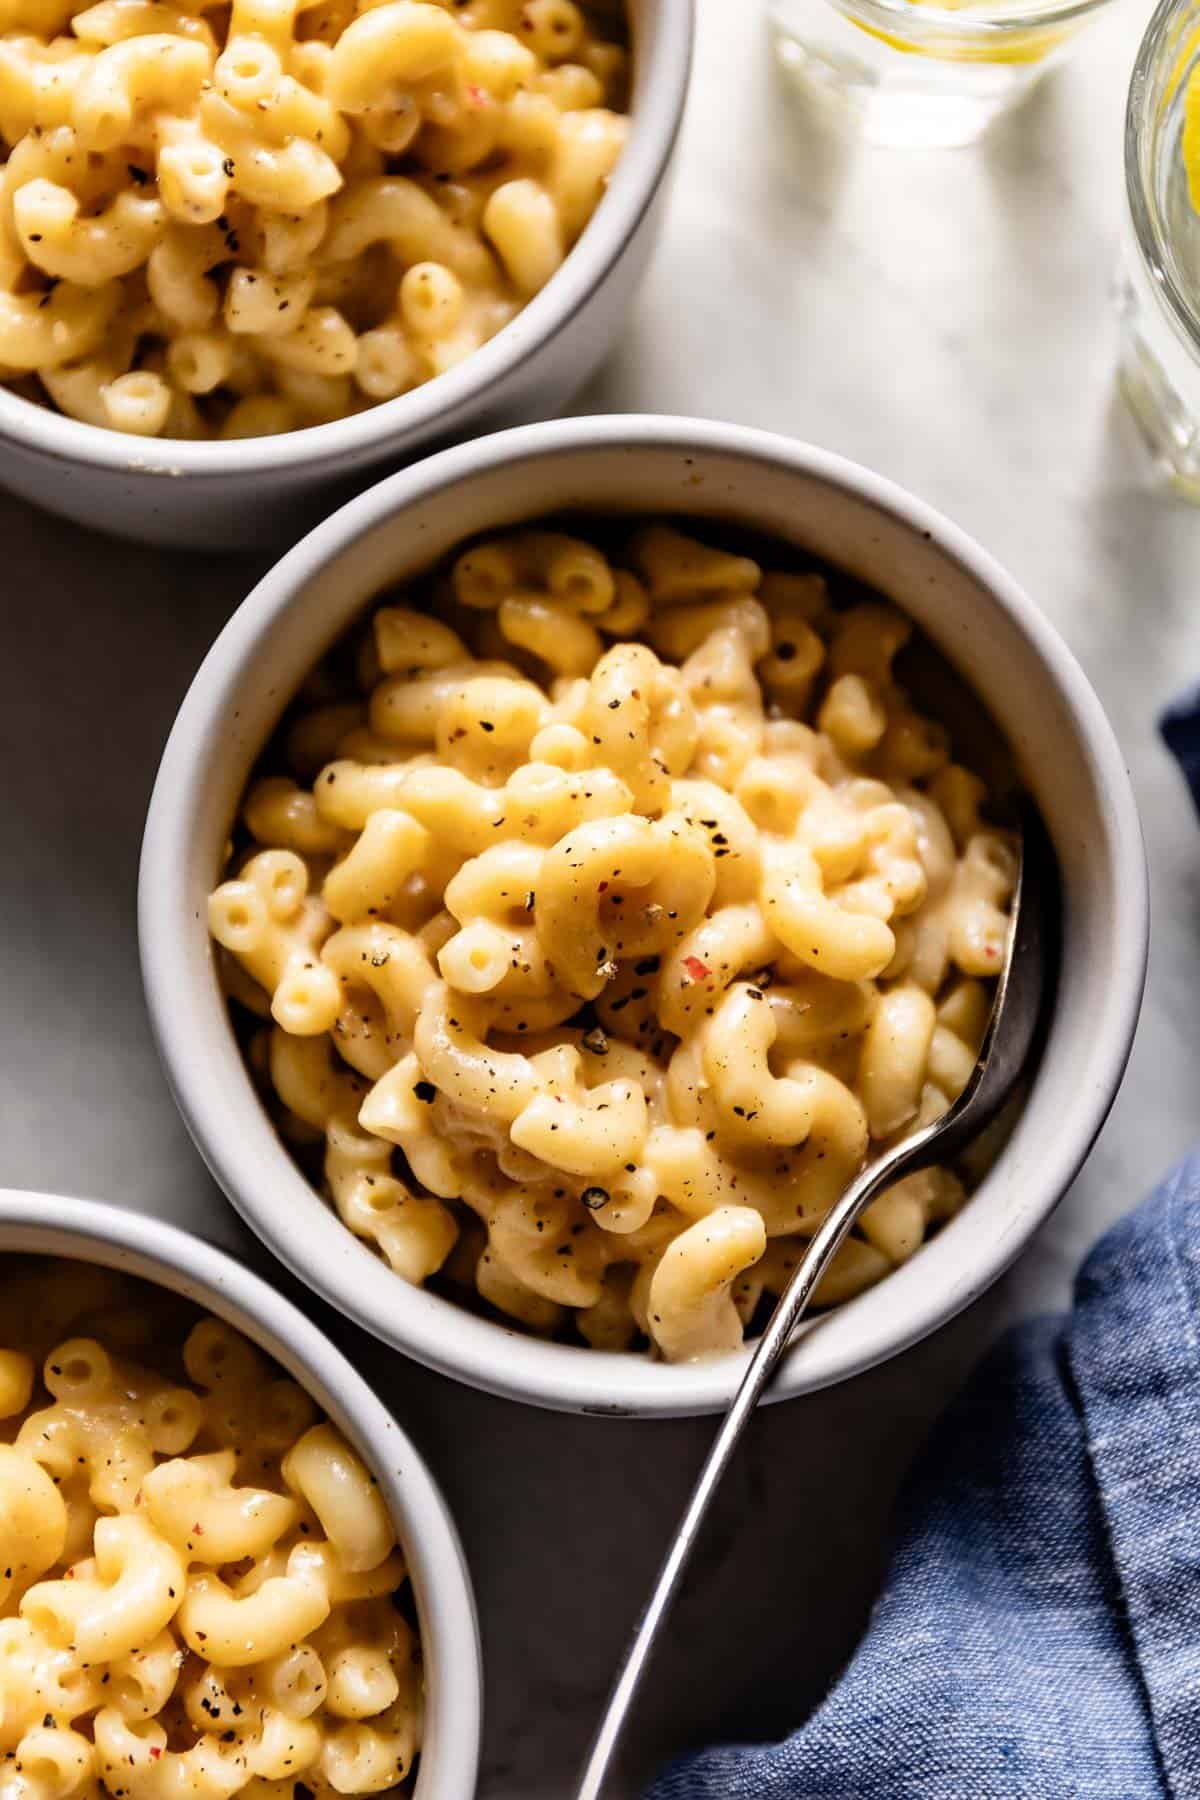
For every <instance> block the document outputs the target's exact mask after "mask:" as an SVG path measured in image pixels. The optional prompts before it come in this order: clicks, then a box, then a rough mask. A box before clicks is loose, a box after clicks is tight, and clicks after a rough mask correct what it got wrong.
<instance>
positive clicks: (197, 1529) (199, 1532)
mask: <svg viewBox="0 0 1200 1800" xmlns="http://www.w3.org/2000/svg"><path fill="white" fill-rule="evenodd" d="M192 1536H193V1537H203V1536H204V1527H203V1525H193V1526H192Z"/></svg>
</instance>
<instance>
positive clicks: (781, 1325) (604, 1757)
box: [576, 1132, 929, 1800]
mask: <svg viewBox="0 0 1200 1800" xmlns="http://www.w3.org/2000/svg"><path fill="white" fill-rule="evenodd" d="M928 1136H929V1133H927V1132H920V1133H918V1134H917V1135H916V1137H914V1138H910V1139H908V1140H907V1141H906V1142H904V1143H900V1144H896V1145H894V1146H893V1147H892V1149H890V1150H887V1151H885V1152H884V1154H883V1155H882V1156H880V1157H878V1158H877V1159H876V1161H875V1162H873V1163H871V1165H870V1166H869V1167H868V1168H866V1169H864V1170H863V1172H862V1174H861V1175H860V1176H859V1177H858V1179H857V1181H854V1182H852V1183H851V1185H850V1186H849V1187H848V1188H847V1189H846V1192H845V1193H844V1194H843V1195H842V1197H841V1199H840V1200H839V1201H838V1202H837V1204H836V1205H835V1206H834V1207H833V1208H832V1210H831V1211H830V1212H829V1214H828V1215H827V1216H826V1218H825V1219H824V1220H823V1221H822V1223H821V1225H820V1227H819V1228H818V1230H817V1232H816V1235H815V1236H814V1237H813V1239H812V1241H811V1242H810V1244H809V1246H808V1249H807V1250H806V1251H805V1253H804V1255H803V1256H802V1257H801V1259H800V1261H799V1263H798V1264H797V1265H796V1267H795V1268H794V1269H793V1270H792V1273H791V1276H790V1277H789V1279H788V1284H787V1286H786V1287H785V1288H784V1290H783V1293H782V1294H781V1295H780V1296H779V1299H778V1301H777V1302H776V1305H775V1310H774V1312H773V1313H772V1314H771V1317H770V1320H769V1322H768V1324H767V1328H766V1330H765V1331H764V1332H763V1334H762V1336H761V1337H760V1338H759V1340H758V1344H757V1346H756V1348H755V1350H754V1354H753V1355H752V1356H751V1358H750V1363H749V1366H748V1367H747V1369H746V1373H745V1375H744V1376H743V1377H742V1383H741V1386H740V1387H739V1388H738V1391H737V1393H736V1395H735V1396H734V1399H733V1404H732V1405H731V1406H730V1408H729V1411H728V1412H727V1413H726V1415H725V1417H724V1419H723V1420H722V1422H721V1428H720V1430H719V1431H718V1432H717V1435H716V1437H715V1438H714V1440H713V1445H712V1448H711V1450H710V1451H709V1453H708V1456H707V1457H706V1459H705V1462H704V1466H703V1468H702V1469H701V1471H700V1474H699V1476H698V1477H697V1480H696V1485H695V1487H694V1488H693V1489H692V1494H691V1498H690V1500H689V1501H688V1503H687V1509H686V1511H685V1512H684V1514H683V1517H682V1518H681V1520H680V1521H679V1525H678V1527H677V1529H676V1532H675V1537H674V1540H673V1542H672V1544H671V1548H670V1550H669V1551H668V1552H667V1556H666V1558H665V1560H664V1562H663V1565H662V1568H661V1569H660V1570H659V1574H658V1580H657V1581H656V1582H655V1584H654V1591H653V1593H652V1594H651V1596H650V1599H649V1601H648V1602H647V1604H646V1609H645V1611H644V1612H643V1614H642V1616H641V1618H640V1619H639V1620H638V1623H637V1625H636V1626H635V1628H634V1633H633V1636H632V1638H631V1639H630V1642H629V1647H628V1649H627V1650H626V1653H625V1660H624V1662H623V1663H622V1665H621V1672H620V1674H619V1675H618V1677H617V1679H616V1681H615V1683H614V1684H613V1687H612V1690H611V1692H610V1694H609V1698H608V1705H607V1707H606V1709H605V1712H604V1717H603V1719H602V1720H601V1721H600V1727H599V1729H598V1731H597V1732H596V1735H595V1737H594V1738H593V1740H592V1746H591V1750H590V1751H589V1753H588V1760H587V1764H586V1767H585V1768H584V1771H583V1775H582V1777H581V1779H580V1782H579V1786H578V1788H577V1789H576V1800H602V1795H603V1793H604V1786H605V1782H606V1780H607V1778H608V1775H609V1772H610V1770H611V1767H612V1761H613V1756H614V1753H615V1751H616V1749H617V1745H618V1743H619V1741H620V1737H621V1732H622V1730H623V1728H624V1725H625V1720H626V1717H627V1715H628V1713H629V1709H630V1706H631V1704H632V1702H633V1698H634V1695H635V1694H636V1692H637V1689H638V1684H639V1682H640V1681H641V1678H642V1675H643V1673H644V1671H645V1667H646V1663H647V1661H648V1659H649V1656H650V1652H651V1650H652V1649H653V1648H654V1645H655V1642H656V1640H657V1638H658V1634H659V1632H660V1631H661V1630H662V1628H663V1626H664V1624H665V1623H666V1620H667V1615H668V1614H669V1612H670V1610H671V1605H672V1603H673V1601H674V1599H675V1595H676V1593H677V1591H678V1589H679V1584H680V1582H681V1581H682V1579H683V1575H684V1571H685V1570H686V1568H687V1565H688V1562H689V1561H690V1559H691V1555H692V1551H693V1550H694V1549H695V1546H696V1539H697V1538H698V1536H699V1534H700V1527H701V1526H702V1525H703V1523H704V1517H705V1514H706V1513H707V1512H708V1509H709V1506H710V1505H711V1503H712V1498H713V1495H714V1494H715V1493H716V1491H717V1488H718V1487H719V1486H720V1483H721V1478H722V1477H723V1475H724V1474H725V1471H726V1469H727V1468H728V1466H729V1463H730V1460H731V1458H732V1456H733V1453H734V1451H735V1450H736V1449H737V1446H738V1441H739V1439H740V1438H741V1435H742V1432H743V1431H744V1430H745V1428H746V1424H747V1422H748V1420H749V1418H750V1415H751V1413H752V1412H753V1411H754V1408H755V1407H756V1406H757V1405H758V1402H759V1399H760V1398H761V1395H762V1392H763V1389H764V1388H765V1387H766V1385H767V1383H768V1381H769V1380H770V1379H771V1376H772V1374H773V1373H774V1370H775V1365H776V1363H777V1362H778V1361H779V1359H780V1357H781V1356H782V1355H783V1352H784V1350H785V1349H786V1348H787V1345H788V1340H789V1339H790V1338H791V1335H792V1333H793V1331H794V1330H795V1328H796V1326H797V1324H798V1323H799V1322H800V1319H801V1318H802V1317H803V1315H804V1313H805V1311H806V1309H807V1307H808V1303H809V1301H810V1300H811V1299H812V1296H813V1290H814V1289H815V1287H816V1285H817V1283H818V1281H820V1279H821V1276H822V1275H823V1274H824V1273H825V1270H826V1268H827V1267H828V1266H829V1264H830V1262H831V1261H832V1260H833V1257H834V1255H835V1254H836V1252H837V1250H838V1248H839V1246H840V1245H841V1242H842V1239H843V1238H844V1237H845V1236H846V1233H847V1232H848V1231H849V1230H850V1227H851V1226H852V1225H853V1224H854V1221H855V1219H857V1217H858V1215H859V1213H860V1212H861V1211H862V1210H863V1208H864V1207H865V1206H867V1205H868V1204H869V1203H870V1201H872V1200H873V1199H874V1198H875V1196H876V1195H877V1194H878V1193H879V1191H880V1189H881V1188H884V1187H887V1186H888V1184H889V1183H890V1182H893V1181H896V1180H898V1179H899V1177H900V1176H901V1175H903V1174H905V1173H906V1172H908V1171H909V1170H910V1169H912V1168H913V1167H915V1166H918V1165H919V1164H920V1163H921V1162H922V1161H923V1160H924V1155H923V1154H922V1153H923V1152H925V1151H926V1149H927V1145H926V1139H927V1137H928Z"/></svg>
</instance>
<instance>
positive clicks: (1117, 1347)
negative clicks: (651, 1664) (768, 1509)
mask: <svg viewBox="0 0 1200 1800" xmlns="http://www.w3.org/2000/svg"><path fill="white" fill-rule="evenodd" d="M1160 1796H1162V1797H1168V1796H1169V1797H1170V1800H1200V1152H1197V1153H1195V1154H1193V1155H1192V1156H1191V1157H1190V1158H1189V1160H1188V1161H1187V1162H1185V1163H1184V1164H1183V1165H1182V1166H1181V1167H1180V1168H1179V1169H1177V1170H1176V1171H1175V1173H1174V1174H1173V1175H1171V1176H1170V1177H1169V1178H1168V1179H1167V1181H1165V1182H1164V1183H1163V1185H1162V1186H1161V1187H1160V1188H1159V1189H1158V1190H1157V1191H1156V1192H1155V1193H1154V1194H1153V1195H1152V1196H1151V1198H1150V1199H1149V1200H1147V1201H1146V1202H1145V1203H1144V1204H1143V1205H1142V1206H1141V1207H1140V1208H1139V1209H1138V1210H1137V1211H1136V1212H1134V1213H1133V1214H1131V1215H1130V1216H1129V1217H1128V1218H1126V1219H1123V1220H1122V1221H1121V1222H1120V1224H1118V1225H1116V1226H1115V1227H1114V1228H1113V1229H1112V1230H1111V1231H1109V1233H1108V1234H1107V1236H1106V1237H1104V1238H1103V1239H1102V1240H1101V1242H1100V1244H1099V1245H1098V1246H1097V1248H1096V1249H1095V1250H1094V1251H1093V1252H1092V1253H1091V1255H1090V1256H1089V1258H1088V1260H1087V1262H1086V1263H1085V1264H1084V1267H1083V1269H1082V1271H1081V1273H1080V1275H1079V1277H1078V1279H1077V1281H1076V1285H1075V1301H1074V1306H1073V1309H1072V1311H1071V1312H1070V1313H1069V1314H1068V1315H1067V1316H1066V1317H1065V1318H1059V1319H1043V1320H1035V1321H1033V1322H1031V1323H1029V1324H1026V1325H1022V1326H1020V1327H1018V1328H1017V1329H1016V1330H1015V1331H1014V1332H1012V1333H1011V1334H1010V1335H1009V1336H1008V1337H1007V1338H1006V1339H1005V1340H1004V1341H1003V1342H1002V1343H1001V1344H1000V1346H999V1347H998V1348H997V1349H996V1350H995V1351H993V1353H992V1354H991V1356H990V1357H988V1358H987V1359H986V1360H985V1362H984V1363H983V1364H982V1365H981V1367H980V1369H979V1370H978V1372H977V1373H976V1375H975V1376H974V1378H973V1379H972V1381H971V1383H970V1384H969V1386H968V1388H967V1390H966V1392H965V1393H964V1395H963V1397H962V1398H961V1400H960V1401H959V1402H958V1404H957V1405H956V1406H955V1407H954V1408H953V1409H952V1411H951V1412H950V1413H949V1414H948V1415H947V1417H946V1418H945V1419H944V1420H943V1421H942V1423H941V1425H940V1426H939V1427H938V1430H937V1431H936V1432H935V1434H934V1438H933V1441H932V1442H931V1444H930V1446H929V1449H928V1450H927V1452H926V1453H925V1455H924V1457H923V1458H922V1461H921V1464H920V1466H919V1468H918V1471H917V1473H916V1475H915V1477H914V1479H913V1481H912V1483H911V1485H910V1488H909V1491H908V1494H907V1497H906V1500H905V1502H904V1504H903V1507H902V1514H901V1519H900V1525H899V1546H898V1550H897V1553H896V1556H895V1559H894V1561H893V1564H892V1567H891V1570H890V1573H889V1575H888V1578H887V1581H886V1583H885V1587H884V1592H883V1595H882V1598H881V1599H880V1600H879V1602H878V1604H877V1606H876V1609H875V1612H874V1615H873V1617H872V1619H871V1622H870V1625H869V1627H868V1629H867V1633H866V1636H865V1637H864V1639H863V1641H862V1643H861V1645H860V1646H859V1648H858V1650H857V1652H856V1654H855V1656H854V1658H853V1659H852V1661H851V1662H850V1664H849V1666H848V1668H847V1669H846V1671H845V1672H844V1674H843V1675H842V1676H841V1677H840V1678H839V1680H838V1681H837V1682H836V1684H835V1685H834V1687H833V1689H832V1690H831V1692H830V1693H829V1695H828V1696H827V1698H826V1699H825V1701H824V1702H823V1703H822V1705H821V1706H820V1707H819V1708H818V1709H817V1711H816V1713H815V1714H814V1715H813V1717H812V1718H811V1719H810V1720H809V1721H808V1723H807V1724H806V1725H805V1726H803V1727H802V1729H800V1730H799V1731H797V1732H796V1733H795V1734H794V1735H793V1736H792V1737H790V1738H788V1739H786V1740H785V1742H783V1743H781V1744H768V1745H751V1746H731V1747H727V1748H718V1749H711V1750H706V1751H703V1752H701V1753H700V1754H698V1755H695V1756H691V1757H686V1758H683V1759H681V1760H680V1761H678V1762H677V1763H675V1764H673V1765H672V1766H671V1767H670V1768H669V1769H667V1770H666V1771H665V1772H664V1773H663V1774H662V1775H661V1776H660V1777H659V1779H658V1781H657V1782H656V1784H655V1786H654V1788H653V1789H652V1791H651V1795H650V1797H649V1800H918V1797H919V1800H1076V1797H1078V1800H1151V1797H1153V1800H1159V1797H1160Z"/></svg>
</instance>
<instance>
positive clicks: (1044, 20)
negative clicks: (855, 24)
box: [833, 0, 1111, 45]
mask: <svg viewBox="0 0 1200 1800" xmlns="http://www.w3.org/2000/svg"><path fill="white" fill-rule="evenodd" d="M1110 3H1111V0H995V4H993V5H989V6H987V8H986V10H985V8H984V7H983V6H980V5H973V4H968V5H965V6H962V7H955V6H939V5H925V4H923V3H922V4H919V5H914V3H913V0H833V4H834V5H835V6H836V7H837V10H838V11H839V12H841V13H843V14H845V15H846V16H847V17H849V18H851V19H855V20H860V21H863V22H866V23H867V24H870V25H876V26H877V25H880V24H886V25H887V26H888V27H889V28H890V27H892V26H895V27H896V30H895V35H896V36H897V37H907V38H910V39H912V40H913V41H918V42H919V41H921V40H922V39H929V38H935V37H942V36H944V35H946V34H948V33H949V34H953V35H954V36H956V37H957V38H959V39H960V40H961V39H968V40H974V41H975V42H977V43H978V44H980V45H983V44H986V43H988V42H994V43H997V44H999V43H1002V42H1003V41H1004V40H1005V39H1006V38H1008V37H1010V36H1013V35H1015V34H1019V33H1021V32H1025V31H1029V30H1031V29H1044V28H1046V27H1053V26H1056V25H1067V24H1071V23H1073V22H1074V21H1075V20H1077V19H1083V18H1086V17H1087V16H1088V14H1090V13H1094V12H1098V11H1099V10H1100V9H1101V8H1102V7H1104V6H1107V5H1109V4H1110Z"/></svg>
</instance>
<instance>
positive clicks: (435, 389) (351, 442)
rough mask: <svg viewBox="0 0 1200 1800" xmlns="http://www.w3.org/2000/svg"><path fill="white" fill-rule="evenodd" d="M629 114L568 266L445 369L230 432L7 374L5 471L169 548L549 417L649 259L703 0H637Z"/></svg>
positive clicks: (0, 474) (316, 509)
mask: <svg viewBox="0 0 1200 1800" xmlns="http://www.w3.org/2000/svg"><path fill="white" fill-rule="evenodd" d="M629 13H630V23H631V31H632V37H633V95H632V109H631V110H632V128H631V130H630V134H629V141H628V143H627V145H626V147H625V150H624V153H623V154H622V156H621V159H620V161H619V163H618V165H617V168H616V171H615V173H614V175H613V178H612V181H611V183H610V185H609V188H608V191H607V193H606V194H605V196H604V198H603V200H602V201H601V203H600V205H599V206H598V207H597V209H596V212H595V214H594V216H593V218H592V219H591V221H590V223H589V224H588V226H587V229H586V230H585V232H584V234H583V236H582V237H581V239H580V240H579V242H578V243H577V244H576V245H575V247H574V249H573V250H572V251H571V253H570V255H569V256H568V257H567V259H566V261H565V262H564V263H563V266H562V268H561V269H560V270H559V271H558V272H557V274H556V275H554V277H553V278H552V279H551V280H550V281H549V282H548V283H547V285H546V286H545V287H544V288H543V289H542V291H541V293H540V294H537V295H535V297H534V298H533V300H531V301H530V303H529V305H528V306H526V307H524V308H523V309H522V311H521V312H519V313H518V314H517V316H516V318H515V319H513V320H512V321H511V323H510V324H508V325H506V326H505V327H504V329H503V330H502V331H501V332H499V333H498V334H497V335H496V336H495V337H494V338H493V339H491V341H490V342H489V343H487V344H484V345H483V347H482V348H481V349H479V350H477V351H476V352H475V353H474V355H472V356H470V357H468V358H467V359H466V361H465V362H463V363H461V364H459V366H458V367H457V368H455V369H452V370H450V371H449V372H448V373H447V374H445V375H440V376H438V377H437V379H436V380H434V381H429V382H426V383H424V384H423V385H422V386H421V387H418V388H414V389H413V391H412V392H411V393H408V394H402V395H401V396H400V397H399V398H398V399H396V400H388V401H385V402H384V403H383V404H382V405H381V406H373V407H369V408H368V409H367V411H365V412H362V413H358V414H356V415H355V416H354V417H353V418H349V419H340V420H337V421H336V422H335V423H333V424H330V425H316V426H312V427H310V428H308V429H307V430H304V431H292V432H287V433H284V434H282V435H281V436H277V437H263V438H243V439H241V440H239V441H237V442H233V443H208V442H202V443H193V442H184V441H182V440H180V439H164V438H137V437H130V436H128V435H127V434H126V433H124V432H117V431H105V430H102V429H101V428H100V427H98V426H95V425H83V424H80V423H79V421H78V420H75V419H68V418H64V417H63V416H62V415H61V414H59V413H55V412H51V411H50V410H49V409H48V408H46V407H43V406H39V405H36V404H35V403H34V402H32V401H29V400H25V399H22V398H21V397H20V396H19V395H17V394H14V393H12V392H10V391H9V390H8V389H7V388H5V387H3V386H0V483H3V485H4V486H6V487H10V488H13V489H14V490H15V491H16V492H17V493H19V494H23V495H24V496H25V498H26V499H28V500H33V501H36V502H37V504H38V505H40V506H45V507H48V508H49V509H50V510H51V511H52V512H59V513H65V514H66V515H67V517H68V518H72V519H77V520H79V521H80V522H81V523H82V524H84V525H92V526H95V527H96V528H97V529H98V530H100V531H109V532H115V533H116V534H117V535H118V536H122V537H131V538H138V539H140V540H142V541H143V542H146V543H151V544H165V545H167V546H168V547H169V548H172V549H187V548H194V549H201V550H229V549H236V548H239V547H245V546H263V545H270V544H272V543H282V542H284V541H287V540H292V539H295V538H296V537H297V536H298V535H299V533H300V532H301V531H304V530H307V529H308V527H309V526H310V525H312V524H314V523H315V521H316V520H317V519H319V518H323V517H324V516H325V515H326V514H327V513H329V512H331V511H332V510H333V508H334V507H336V506H339V505H340V504H341V503H342V501H344V500H347V499H348V498H349V497H350V495H351V494H354V493H356V492H357V491H358V490H359V489H360V488H361V487H363V486H364V484H365V483H366V481H367V480H368V479H369V478H370V476H371V475H372V474H376V475H377V474H379V473H381V472H382V471H383V469H384V468H393V469H394V468H397V467H398V466H399V465H400V464H401V463H402V462H406V461H409V460H411V459H412V457H413V456H415V455H417V454H418V453H420V452H422V451H425V450H429V449H430V448H432V447H433V446H434V445H436V444H439V443H441V444H444V443H450V442H455V441H457V440H459V439H462V438H465V437H468V436H470V435H472V434H474V433H478V432H485V431H494V430H496V429H497V427H499V426H502V425H516V424H519V423H521V422H522V421H523V420H526V419H540V418H549V417H551V416H552V415H553V414H555V413H557V412H560V411H561V410H562V408H563V407H564V406H565V405H566V404H567V402H568V400H569V399H570V397H571V395H572V394H573V393H575V392H576V391H577V390H578V389H579V388H580V387H582V386H583V384H584V382H585V381H586V380H587V378H588V376H589V375H590V374H591V373H592V371H593V370H594V369H595V368H596V366H597V364H598V363H599V362H600V361H601V359H602V358H603V357H604V355H605V354H606V352H607V351H608V350H609V348H610V346H611V345H612V343H613V341H614V340H615V338H616V335H617V332H618V331H619V330H620V328H621V325H622V323H623V322H624V320H625V317H626V315H627V312H628V309H629V303H630V301H631V299H632V297H633V293H634V289H635V288H636V286H637V284H638V282H639V280H640V278H641V276H642V273H643V271H644V269H645V267H646V263H647V261H648V260H649V256H650V251H651V249H652V247H653V242H654V238H655V236H656V234H657V228H658V225H659V222H660V219H661V214H662V205H663V201H664V198H665V183H664V177H665V175H666V172H667V166H668V163H669V161H670V157H671V151H672V149H673V147H674V143H675V138H676V135H677V133H678V130H679V124H680V120H681V119H682V117H683V107H684V101H685V99H686V96H687V83H688V70H689V66H690V62H691V47H692V23H693V0H629Z"/></svg>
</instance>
